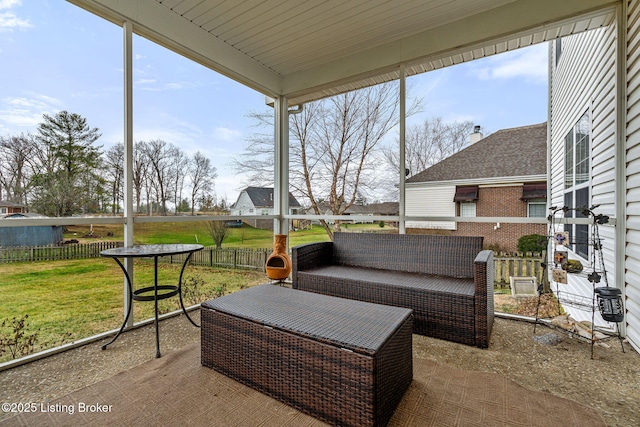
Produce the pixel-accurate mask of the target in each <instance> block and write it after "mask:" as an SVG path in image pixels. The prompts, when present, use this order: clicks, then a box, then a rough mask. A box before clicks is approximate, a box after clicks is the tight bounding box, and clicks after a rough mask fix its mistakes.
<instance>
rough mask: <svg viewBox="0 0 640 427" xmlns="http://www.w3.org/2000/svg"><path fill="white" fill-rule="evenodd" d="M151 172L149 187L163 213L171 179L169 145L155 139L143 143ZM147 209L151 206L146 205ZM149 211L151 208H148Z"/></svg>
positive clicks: (164, 212) (165, 208)
mask: <svg viewBox="0 0 640 427" xmlns="http://www.w3.org/2000/svg"><path fill="white" fill-rule="evenodd" d="M144 149H145V151H146V155H147V159H148V161H149V166H150V171H151V173H150V174H149V175H150V178H151V180H150V181H149V184H150V185H149V187H150V188H151V189H153V193H154V194H155V196H156V199H157V202H158V205H159V206H158V207H159V209H160V211H161V212H162V214H163V215H166V214H167V200H169V194H170V193H169V185H170V179H171V169H170V168H171V151H172V150H171V145H170V144H168V143H167V142H165V141H163V140H161V139H156V140H153V141H149V142H147V144H145V145H144ZM148 207H149V209H150V208H151V206H148ZM149 213H151V209H150V210H149Z"/></svg>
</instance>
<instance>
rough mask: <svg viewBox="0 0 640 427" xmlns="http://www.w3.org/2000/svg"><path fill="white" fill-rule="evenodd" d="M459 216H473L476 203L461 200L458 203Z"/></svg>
mask: <svg viewBox="0 0 640 427" xmlns="http://www.w3.org/2000/svg"><path fill="white" fill-rule="evenodd" d="M460 216H466V217H475V216H476V203H475V202H462V203H460Z"/></svg>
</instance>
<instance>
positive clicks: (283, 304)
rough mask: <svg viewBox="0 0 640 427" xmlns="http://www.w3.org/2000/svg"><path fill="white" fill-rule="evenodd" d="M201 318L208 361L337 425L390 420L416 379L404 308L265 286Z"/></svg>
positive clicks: (208, 306)
mask: <svg viewBox="0 0 640 427" xmlns="http://www.w3.org/2000/svg"><path fill="white" fill-rule="evenodd" d="M201 320H202V364H203V365H204V366H208V367H210V368H213V369H215V370H217V371H219V372H221V373H223V374H225V375H227V376H229V377H231V378H233V379H235V380H238V381H240V382H242V383H244V384H246V385H248V386H250V387H253V388H255V389H257V390H259V391H261V392H263V393H266V394H268V395H270V396H272V397H274V398H276V399H278V400H280V401H282V402H284V403H286V404H288V405H291V406H293V407H295V408H298V409H300V410H301V411H303V412H306V413H308V414H310V415H312V416H315V417H317V418H319V419H322V420H323V421H326V422H328V423H331V424H334V425H348V426H379V425H386V424H387V423H388V422H389V419H390V418H391V416H392V415H393V412H394V410H395V408H396V406H397V405H398V403H399V402H400V400H401V399H402V396H403V394H404V392H405V391H406V389H407V387H408V386H409V384H410V383H411V380H412V377H413V366H412V355H411V345H412V338H411V331H412V326H413V325H412V315H411V310H409V309H406V308H399V307H391V306H385V305H378V304H372V303H367V302H362V301H354V300H348V299H342V298H336V297H331V296H326V295H320V294H315V293H310V292H305V291H298V290H293V289H289V288H285V287H281V286H277V285H268V284H267V285H260V286H256V287H253V288H249V289H245V290H242V291H240V292H237V293H234V294H230V295H227V296H224V297H221V298H217V299H214V300H211V301H207V302H204V303H203V304H202V312H201Z"/></svg>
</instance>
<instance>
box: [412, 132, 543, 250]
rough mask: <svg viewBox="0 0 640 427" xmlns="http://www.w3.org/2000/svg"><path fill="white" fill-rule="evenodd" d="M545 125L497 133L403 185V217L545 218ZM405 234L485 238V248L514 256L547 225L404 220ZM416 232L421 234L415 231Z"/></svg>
mask: <svg viewBox="0 0 640 427" xmlns="http://www.w3.org/2000/svg"><path fill="white" fill-rule="evenodd" d="M546 146H547V124H546V123H540V124H537V125H531V126H523V127H517V128H512V129H503V130H499V131H497V132H495V133H493V134H491V135H489V136H488V137H486V138H482V134H480V133H479V127H476V131H475V132H474V133H473V134H472V135H471V144H470V145H469V146H468V147H466V148H465V149H463V150H461V151H459V152H457V153H455V154H453V155H452V156H450V157H448V158H446V159H444V160H442V161H441V162H439V163H437V164H435V165H433V166H431V167H430V168H428V169H426V170H424V171H422V172H420V173H417V174H416V175H414V176H412V177H410V178H408V179H407V181H406V202H405V203H406V215H407V216H431V217H454V216H460V217H524V218H526V217H532V218H544V217H546V216H547V206H546V205H547V203H546V197H547V189H546V176H547V175H546V172H547V168H546V164H547V150H546ZM406 227H407V230H408V232H421V233H438V234H451V235H460V236H483V237H484V243H485V246H486V247H493V248H496V249H501V250H507V251H516V250H517V243H518V239H519V238H520V237H521V236H524V235H527V234H541V235H546V234H547V226H546V225H545V224H518V223H503V222H496V223H481V222H458V223H456V222H453V221H451V222H449V221H447V222H445V221H431V222H426V221H407V223H406ZM417 229H420V230H417Z"/></svg>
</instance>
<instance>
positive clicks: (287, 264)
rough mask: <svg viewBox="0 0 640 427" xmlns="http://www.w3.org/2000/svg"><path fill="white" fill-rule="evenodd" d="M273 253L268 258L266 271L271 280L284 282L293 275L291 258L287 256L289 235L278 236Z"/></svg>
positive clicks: (276, 236)
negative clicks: (290, 274)
mask: <svg viewBox="0 0 640 427" xmlns="http://www.w3.org/2000/svg"><path fill="white" fill-rule="evenodd" d="M273 237H274V243H273V252H272V253H271V255H269V257H268V258H267V262H266V263H265V266H264V269H265V272H266V273H267V277H268V278H269V279H271V280H284V279H286V278H287V277H289V273H291V257H290V256H289V254H287V235H286V234H276V235H274V236H273Z"/></svg>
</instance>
